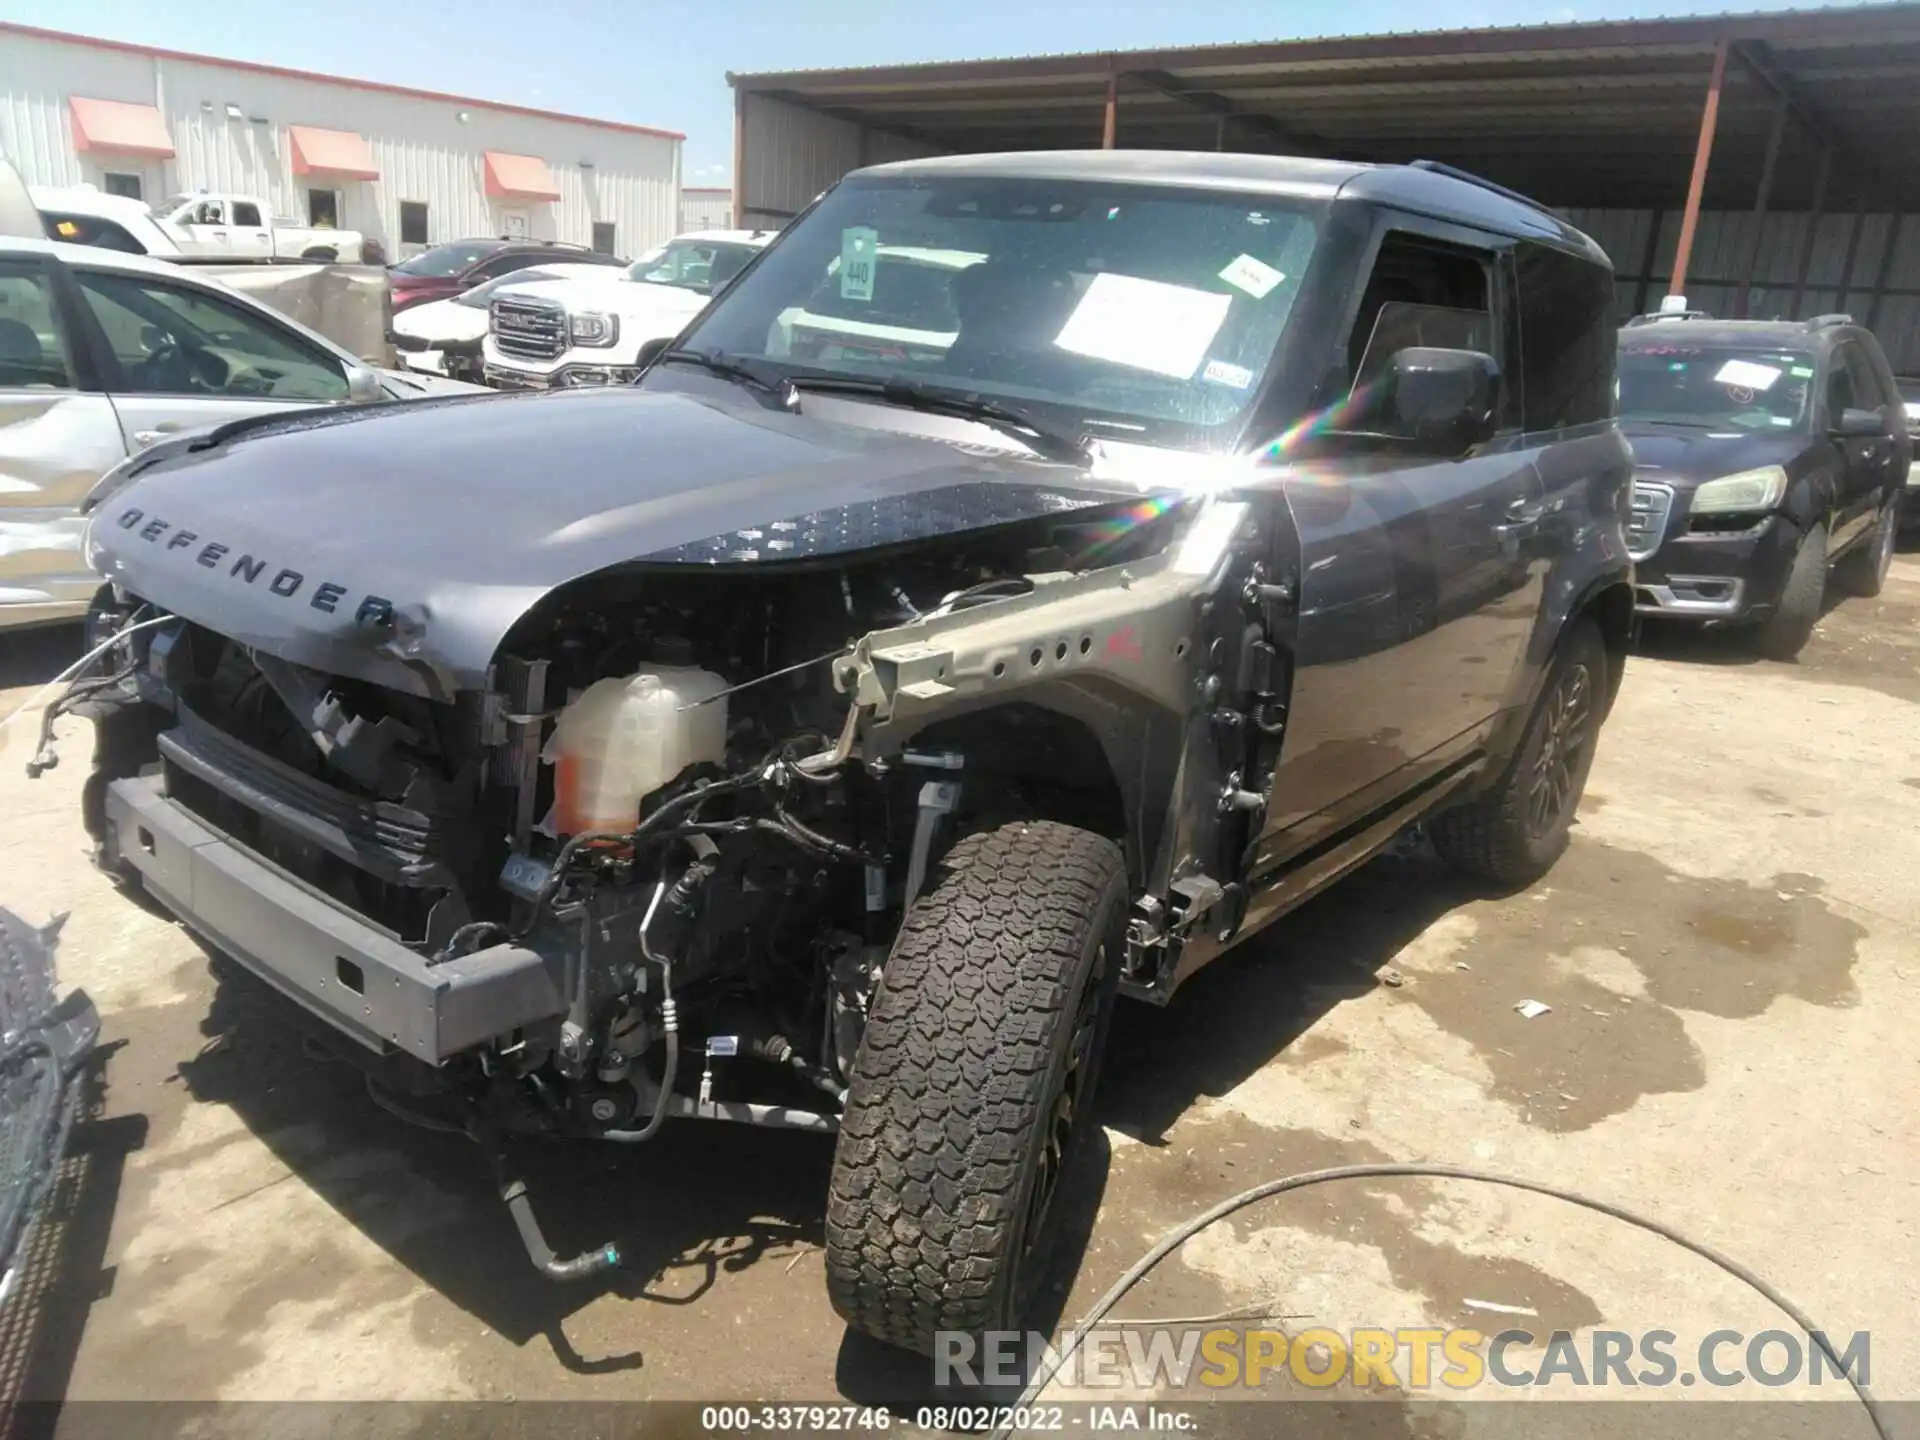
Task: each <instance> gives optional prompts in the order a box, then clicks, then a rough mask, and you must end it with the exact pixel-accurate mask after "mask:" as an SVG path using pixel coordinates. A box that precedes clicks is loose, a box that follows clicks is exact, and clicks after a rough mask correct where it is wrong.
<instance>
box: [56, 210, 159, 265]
mask: <svg viewBox="0 0 1920 1440" xmlns="http://www.w3.org/2000/svg"><path fill="white" fill-rule="evenodd" d="M40 218H41V221H42V223H43V224H44V225H45V226H46V230H47V238H48V239H49V240H63V241H65V242H66V243H67V244H69V245H97V246H99V247H100V248H101V249H102V250H119V251H123V252H124V253H126V254H128V255H144V254H146V253H147V247H146V246H144V245H142V244H141V243H140V242H139V241H138V240H136V239H134V238H133V236H132V234H131V233H129V232H128V230H127V228H126V227H125V226H123V225H116V224H114V223H113V221H111V220H102V219H101V218H100V217H99V216H97V215H61V214H56V213H55V212H54V211H51V210H43V211H41V212H40Z"/></svg>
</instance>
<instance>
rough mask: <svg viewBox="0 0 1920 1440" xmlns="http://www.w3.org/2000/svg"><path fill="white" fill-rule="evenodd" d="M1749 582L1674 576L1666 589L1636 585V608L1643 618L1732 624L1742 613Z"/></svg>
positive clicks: (1715, 576)
mask: <svg viewBox="0 0 1920 1440" xmlns="http://www.w3.org/2000/svg"><path fill="white" fill-rule="evenodd" d="M1746 590H1747V582H1746V581H1744V580H1737V579H1734V578H1732V577H1731V576H1725V575H1699V576H1694V575H1670V576H1668V577H1667V583H1666V584H1664V585H1635V586H1634V587H1633V599H1634V605H1633V608H1634V609H1635V610H1637V611H1639V612H1640V614H1642V615H1674V616H1686V617H1691V618H1694V619H1699V620H1731V619H1733V618H1734V617H1735V616H1737V615H1738V614H1739V613H1740V607H1741V604H1742V602H1743V601H1744V600H1745V598H1746Z"/></svg>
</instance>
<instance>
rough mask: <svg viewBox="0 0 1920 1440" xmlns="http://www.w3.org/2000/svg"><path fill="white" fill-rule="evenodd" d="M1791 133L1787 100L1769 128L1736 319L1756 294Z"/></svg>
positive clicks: (1778, 107) (1777, 107)
mask: <svg viewBox="0 0 1920 1440" xmlns="http://www.w3.org/2000/svg"><path fill="white" fill-rule="evenodd" d="M1786 133H1787V104H1786V101H1784V100H1780V101H1776V102H1775V104H1774V107H1773V128H1772V129H1771V130H1769V131H1768V132H1767V158H1766V159H1765V160H1764V161H1763V162H1762V163H1761V166H1760V187H1759V189H1758V190H1756V191H1755V192H1754V196H1753V244H1751V245H1749V246H1748V247H1747V268H1746V269H1745V270H1744V271H1743V272H1741V275H1740V289H1739V291H1738V293H1737V294H1736V295H1735V296H1734V301H1733V314H1734V318H1735V319H1736V320H1744V319H1746V318H1747V303H1748V301H1749V299H1750V298H1751V297H1752V294H1753V272H1754V270H1755V269H1756V268H1757V267H1758V266H1759V264H1760V242H1761V239H1762V232H1763V231H1765V229H1766V225H1767V205H1768V204H1769V203H1770V202H1771V201H1772V199H1773V172H1774V167H1775V166H1776V165H1778V164H1779V163H1780V142H1781V140H1782V139H1783V138H1785V136H1786Z"/></svg>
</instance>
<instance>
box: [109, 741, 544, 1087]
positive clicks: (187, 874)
mask: <svg viewBox="0 0 1920 1440" xmlns="http://www.w3.org/2000/svg"><path fill="white" fill-rule="evenodd" d="M106 811H107V827H108V841H109V844H110V845H111V847H112V848H113V850H114V851H115V852H116V853H117V854H118V855H119V856H120V857H121V858H122V859H124V860H125V861H126V862H127V863H128V864H129V865H131V866H132V867H133V868H134V869H135V870H137V871H138V872H139V873H140V878H141V880H142V881H143V882H144V884H145V886H146V888H147V890H148V892H149V893H151V894H152V895H153V897H154V898H155V899H156V900H158V901H159V902H160V903H161V904H163V905H165V906H166V907H167V909H169V910H171V911H172V912H173V913H174V914H175V915H177V916H178V917H179V918H180V919H181V920H182V921H184V922H185V923H186V924H187V926H189V927H190V928H191V929H193V930H195V931H197V932H198V933H199V934H201V935H202V936H204V937H205V938H206V939H207V940H208V941H210V942H211V943H212V944H213V945H215V946H217V947H218V948H219V949H220V950H221V951H223V952H224V953H226V954H227V955H230V956H232V957H233V958H234V959H235V960H237V961H239V962H240V963H241V964H242V965H244V966H246V968H247V969H249V970H251V971H252V972H253V973H254V974H256V975H258V976H259V977H260V978H261V979H262V980H265V981H266V982H267V983H268V984H270V985H272V986H274V987H275V988H276V989H278V990H279V991H281V992H282V993H283V994H285V995H286V996H288V997H289V998H290V999H292V1000H294V1001H296V1002H298V1003H299V1004H300V1005H302V1006H304V1007H305V1008H306V1009H307V1010H309V1011H310V1012H312V1013H313V1014H314V1015H316V1016H318V1017H319V1018H320V1019H322V1020H324V1021H326V1022H327V1023H328V1024H329V1025H332V1026H333V1027H334V1028H335V1029H337V1030H339V1031H341V1032H342V1033H343V1034H346V1035H350V1036H352V1037H353V1039H355V1040H357V1041H359V1042H360V1043H361V1044H362V1045H364V1046H366V1047H367V1048H368V1049H369V1050H373V1051H376V1052H380V1053H386V1052H389V1051H394V1050H398V1051H403V1052H405V1053H407V1054H409V1055H413V1056H415V1057H416V1058H418V1059H421V1060H424V1061H426V1062H427V1063H428V1064H431V1065H437V1064H439V1063H441V1062H442V1061H444V1060H446V1059H448V1058H450V1057H452V1056H453V1055H456V1054H458V1053H459V1052H460V1051H462V1050H466V1049H468V1048H470V1047H472V1046H474V1045H477V1044H480V1043H482V1042H483V1041H487V1040H491V1039H494V1038H495V1037H497V1036H503V1035H507V1034H509V1033H511V1032H512V1031H513V1030H515V1029H517V1028H520V1027H522V1026H526V1025H531V1024H534V1023H537V1022H539V1021H542V1020H549V1019H552V1018H554V1017H556V1016H559V1015H561V1014H563V1013H564V1012H565V1010H566V1008H567V1004H566V999H565V996H566V993H567V992H566V987H565V984H564V981H565V976H564V975H563V974H562V973H561V972H562V965H561V962H560V961H558V960H550V959H548V958H546V957H544V956H542V955H540V954H538V953H537V952H535V951H533V950H529V949H526V948H525V947H523V946H519V945H494V946H490V947H488V948H487V949H485V950H479V951H475V952H474V953H473V954H471V955H463V956H461V957H460V958H458V959H454V960H447V961H444V962H442V963H440V964H437V965H436V964H429V963H428V962H427V960H426V959H425V957H423V956H421V955H419V954H418V953H416V952H415V951H413V950H410V949H408V948H407V947H406V946H405V945H402V944H401V943H400V942H399V941H397V940H395V939H393V938H392V937H391V936H390V935H388V934H387V933H386V932H385V931H383V930H380V929H378V928H376V927H374V926H372V925H369V924H368V923H367V922H366V921H364V920H362V919H360V918H359V917H358V916H356V915H354V914H352V913H351V912H350V911H347V910H344V909H342V908H341V907H340V906H338V905H336V904H334V903H333V902H332V901H330V900H328V899H326V898H324V897H322V896H320V895H317V894H316V893H314V892H313V891H311V890H309V889H307V888H306V887H305V886H302V885H300V884H298V883H296V882H295V881H293V880H291V879H289V878H287V877H286V876H285V875H283V874H282V873H281V872H280V871H278V870H276V869H274V868H273V867H272V866H270V865H267V864H266V863H264V862H263V861H261V860H258V859H256V858H255V857H254V856H253V855H252V854H251V853H250V852H249V851H247V850H245V849H242V848H241V847H240V846H238V845H235V844H234V843H233V842H232V841H230V840H228V839H227V838H226V837H225V836H223V835H221V834H219V833H218V832H216V831H214V830H211V829H209V828H208V827H207V826H205V825H203V824H202V823H201V822H200V821H199V820H198V819H197V818H195V817H194V816H193V815H192V814H191V813H189V812H188V811H187V810H185V809H183V808H182V807H181V806H179V805H177V804H175V803H174V802H173V801H172V800H170V799H168V798H167V796H166V794H165V792H164V790H163V789H162V782H161V780H160V777H159V776H141V777H139V778H137V779H132V780H116V781H114V782H113V784H111V785H109V786H108V787H107V805H106Z"/></svg>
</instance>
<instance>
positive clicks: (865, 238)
mask: <svg viewBox="0 0 1920 1440" xmlns="http://www.w3.org/2000/svg"><path fill="white" fill-rule="evenodd" d="M879 248H880V232H879V231H878V230H874V229H871V228H870V227H868V226H865V225H850V226H848V227H847V228H846V229H845V230H842V231H841V232H840V298H841V299H842V300H859V301H863V302H864V301H870V300H872V299H873V261H874V253H875V252H876V251H877V250H878V249H879Z"/></svg>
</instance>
